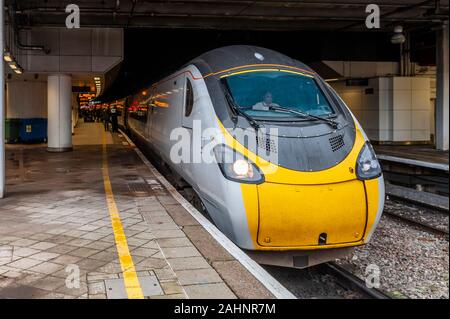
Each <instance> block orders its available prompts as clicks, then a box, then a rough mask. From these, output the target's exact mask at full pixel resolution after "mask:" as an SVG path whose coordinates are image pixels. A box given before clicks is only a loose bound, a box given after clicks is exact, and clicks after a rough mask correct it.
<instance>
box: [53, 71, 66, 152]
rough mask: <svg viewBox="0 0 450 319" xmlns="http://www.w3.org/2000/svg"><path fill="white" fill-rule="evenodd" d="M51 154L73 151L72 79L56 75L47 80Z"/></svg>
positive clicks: (63, 75)
mask: <svg viewBox="0 0 450 319" xmlns="http://www.w3.org/2000/svg"><path fill="white" fill-rule="evenodd" d="M47 103H48V129H47V133H48V148H47V150H48V151H49V152H65V151H71V150H72V105H71V103H72V78H71V76H70V75H65V74H56V75H49V76H48V78H47Z"/></svg>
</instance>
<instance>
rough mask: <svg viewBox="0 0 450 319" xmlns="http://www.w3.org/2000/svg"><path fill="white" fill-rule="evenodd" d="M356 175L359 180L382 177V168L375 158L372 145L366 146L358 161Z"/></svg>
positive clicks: (367, 144)
mask: <svg viewBox="0 0 450 319" xmlns="http://www.w3.org/2000/svg"><path fill="white" fill-rule="evenodd" d="M356 175H357V176H358V178H359V179H362V180H364V179H372V178H377V177H379V176H380V175H381V166H380V163H379V162H378V160H377V157H376V156H375V152H374V151H373V148H372V145H370V143H369V142H367V143H366V144H364V146H363V148H362V149H361V151H360V152H359V155H358V160H357V161H356Z"/></svg>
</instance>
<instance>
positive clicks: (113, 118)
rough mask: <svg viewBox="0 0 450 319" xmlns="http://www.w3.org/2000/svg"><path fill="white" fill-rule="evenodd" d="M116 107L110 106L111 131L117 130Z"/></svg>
mask: <svg viewBox="0 0 450 319" xmlns="http://www.w3.org/2000/svg"><path fill="white" fill-rule="evenodd" d="M117 115H118V114H117V109H116V107H115V106H113V107H112V108H111V125H112V131H113V133H115V132H117V131H118V130H119V122H118V120H117Z"/></svg>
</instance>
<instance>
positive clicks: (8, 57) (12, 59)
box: [3, 49, 14, 62]
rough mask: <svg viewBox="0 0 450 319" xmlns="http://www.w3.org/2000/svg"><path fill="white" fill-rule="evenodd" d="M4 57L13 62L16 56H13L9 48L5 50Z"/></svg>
mask: <svg viewBox="0 0 450 319" xmlns="http://www.w3.org/2000/svg"><path fill="white" fill-rule="evenodd" d="M3 59H4V60H5V61H6V62H12V61H14V57H13V56H12V54H11V52H9V51H8V50H7V49H5V51H4V52H3Z"/></svg>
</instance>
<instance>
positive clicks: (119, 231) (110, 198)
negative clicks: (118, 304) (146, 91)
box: [102, 132, 144, 299]
mask: <svg viewBox="0 0 450 319" xmlns="http://www.w3.org/2000/svg"><path fill="white" fill-rule="evenodd" d="M102 144H103V152H102V157H103V165H102V172H103V184H104V186H105V195H106V203H107V205H108V211H109V216H110V217H111V225H112V229H113V231H114V239H115V242H116V248H117V254H118V255H119V261H120V267H121V268H122V273H123V281H124V283H125V290H126V292H127V295H128V298H129V299H144V294H143V293H142V288H141V284H140V283H139V279H138V276H137V274H136V269H135V267H134V263H133V259H132V258H131V254H130V250H129V249H128V243H127V237H126V236H125V232H124V230H123V226H122V221H121V220H120V215H119V210H118V209H117V205H116V201H115V200H114V193H113V191H112V187H111V180H110V179H109V168H108V156H107V152H106V134H105V132H103V138H102Z"/></svg>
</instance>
